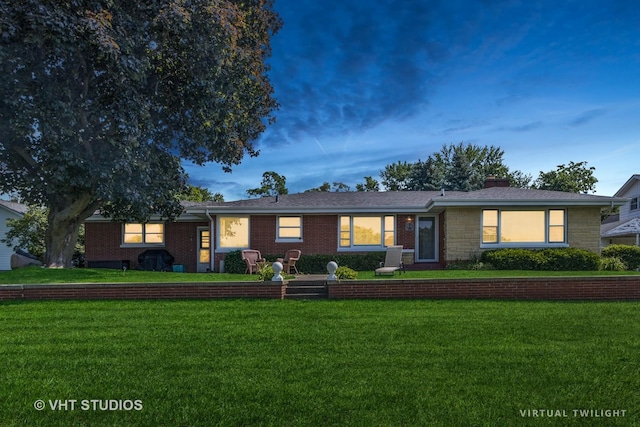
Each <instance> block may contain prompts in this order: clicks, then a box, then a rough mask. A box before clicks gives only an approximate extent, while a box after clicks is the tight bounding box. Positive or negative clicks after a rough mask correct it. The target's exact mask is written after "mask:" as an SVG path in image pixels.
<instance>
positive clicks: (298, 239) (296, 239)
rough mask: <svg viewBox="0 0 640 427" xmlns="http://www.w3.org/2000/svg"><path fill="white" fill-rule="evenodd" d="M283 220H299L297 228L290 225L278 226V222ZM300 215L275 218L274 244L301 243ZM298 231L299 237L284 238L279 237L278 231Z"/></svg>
mask: <svg viewBox="0 0 640 427" xmlns="http://www.w3.org/2000/svg"><path fill="white" fill-rule="evenodd" d="M284 218H295V219H297V220H299V222H300V223H299V224H298V225H297V226H290V225H282V224H280V220H281V219H284ZM302 224H303V221H302V215H279V216H277V217H276V242H282V243H286V242H302V241H303V240H302ZM296 229H297V230H299V233H298V234H299V237H286V236H281V235H280V230H296Z"/></svg>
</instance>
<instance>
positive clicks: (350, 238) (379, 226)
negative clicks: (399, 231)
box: [338, 215, 395, 249]
mask: <svg viewBox="0 0 640 427" xmlns="http://www.w3.org/2000/svg"><path fill="white" fill-rule="evenodd" d="M339 226H340V236H339V239H338V244H339V247H340V248H342V249H347V248H367V247H369V248H374V247H375V248H383V247H385V246H390V245H393V244H394V242H395V217H394V216H393V215H385V216H372V215H361V216H360V215H351V216H347V215H343V216H340V218H339Z"/></svg>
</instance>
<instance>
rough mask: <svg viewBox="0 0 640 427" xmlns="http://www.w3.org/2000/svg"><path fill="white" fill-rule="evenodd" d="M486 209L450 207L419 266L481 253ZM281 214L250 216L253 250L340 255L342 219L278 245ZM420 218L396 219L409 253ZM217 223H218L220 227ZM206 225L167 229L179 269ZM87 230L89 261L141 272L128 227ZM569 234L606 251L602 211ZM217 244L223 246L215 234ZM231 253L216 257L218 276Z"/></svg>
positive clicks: (570, 224) (324, 221) (308, 220)
mask: <svg viewBox="0 0 640 427" xmlns="http://www.w3.org/2000/svg"><path fill="white" fill-rule="evenodd" d="M481 212H482V209H481V208H465V207H450V208H448V209H447V210H446V211H445V212H443V213H441V214H440V215H439V216H438V230H439V233H438V237H439V242H438V251H439V254H438V255H439V257H438V258H439V262H438V263H427V264H420V265H418V266H416V267H426V268H429V267H431V268H433V267H438V268H442V267H444V266H445V265H446V264H447V263H451V262H455V261H464V260H468V259H470V258H471V257H473V256H476V255H478V254H480V253H481V251H483V250H484V249H480V220H481ZM276 218H277V217H276V215H251V216H250V233H251V235H250V246H251V248H252V249H257V250H259V251H260V252H262V254H263V255H284V253H285V252H286V251H287V250H288V249H300V250H301V251H302V254H303V256H304V255H305V254H306V255H313V254H334V253H336V252H338V251H337V248H338V215H304V216H303V217H302V218H303V223H302V227H303V240H301V241H299V242H297V241H293V242H276ZM415 221H416V215H415V214H398V215H396V244H398V245H402V246H403V247H404V248H405V249H415V242H416V238H415V233H416V230H415V227H417V224H413V229H412V227H407V224H408V223H409V222H415ZM215 223H216V221H215V218H214V224H215ZM208 226H209V223H208V222H207V221H203V222H170V223H166V224H165V242H166V245H165V249H166V250H168V251H169V252H170V253H171V254H172V255H173V256H174V257H175V264H181V265H184V267H185V271H187V272H195V271H196V269H197V265H196V261H197V239H198V236H197V228H198V227H208ZM85 227H86V228H85V230H86V243H85V248H86V259H87V261H120V260H128V261H129V262H130V263H131V268H136V266H137V263H138V255H139V254H140V253H142V252H143V251H144V250H146V249H147V248H145V247H121V244H122V225H121V224H119V223H112V222H89V223H87V224H86V225H85ZM567 233H568V242H569V245H570V246H571V247H576V248H583V249H587V250H591V251H594V252H596V253H599V251H600V244H599V242H600V209H599V208H597V207H581V208H569V209H567ZM211 243H212V245H213V246H214V247H215V245H216V244H217V241H216V237H215V233H214V234H213V235H212V242H211ZM224 256H225V252H215V253H214V254H213V259H214V270H215V271H217V270H218V267H219V265H220V261H221V260H223V259H224Z"/></svg>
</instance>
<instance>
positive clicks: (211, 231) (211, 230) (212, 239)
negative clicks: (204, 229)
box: [205, 209, 217, 273]
mask: <svg viewBox="0 0 640 427" xmlns="http://www.w3.org/2000/svg"><path fill="white" fill-rule="evenodd" d="M205 215H207V218H209V239H210V241H209V250H210V251H211V254H210V255H211V256H210V257H209V271H211V272H212V273H213V272H214V271H216V270H215V269H214V266H215V254H216V251H215V246H214V245H215V242H216V241H217V240H216V239H215V237H216V236H215V234H214V230H215V228H214V224H213V218H212V217H211V214H210V213H209V209H206V210H205Z"/></svg>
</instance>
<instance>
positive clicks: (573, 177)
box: [533, 162, 598, 193]
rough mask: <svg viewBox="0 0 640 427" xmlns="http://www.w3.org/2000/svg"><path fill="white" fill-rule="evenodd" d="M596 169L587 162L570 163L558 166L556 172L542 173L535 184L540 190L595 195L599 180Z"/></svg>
mask: <svg viewBox="0 0 640 427" xmlns="http://www.w3.org/2000/svg"><path fill="white" fill-rule="evenodd" d="M595 170H596V168H595V167H593V166H590V167H588V166H587V162H578V163H574V162H569V164H568V165H564V164H562V165H558V168H557V169H556V170H554V171H549V172H542V171H540V175H539V176H538V179H536V180H535V182H534V183H533V188H537V189H539V190H554V191H567V192H570V193H589V192H591V193H595V192H596V190H595V188H596V183H597V182H598V179H597V178H596V177H595V176H593V173H594V172H595Z"/></svg>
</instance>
